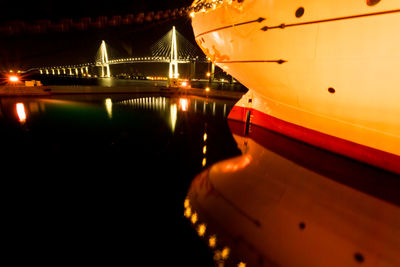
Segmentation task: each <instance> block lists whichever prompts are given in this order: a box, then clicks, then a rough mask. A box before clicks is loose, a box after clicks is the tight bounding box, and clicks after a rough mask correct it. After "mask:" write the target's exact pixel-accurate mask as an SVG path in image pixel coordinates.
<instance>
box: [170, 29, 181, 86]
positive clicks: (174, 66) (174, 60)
mask: <svg viewBox="0 0 400 267" xmlns="http://www.w3.org/2000/svg"><path fill="white" fill-rule="evenodd" d="M177 51H178V48H177V45H176V32H175V26H173V27H172V38H171V58H170V61H169V78H170V79H171V78H175V79H177V78H178V77H179V73H178V52H177Z"/></svg>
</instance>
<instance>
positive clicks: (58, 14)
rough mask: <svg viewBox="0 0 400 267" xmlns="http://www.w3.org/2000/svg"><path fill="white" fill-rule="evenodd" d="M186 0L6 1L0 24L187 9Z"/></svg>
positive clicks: (187, 2)
mask: <svg viewBox="0 0 400 267" xmlns="http://www.w3.org/2000/svg"><path fill="white" fill-rule="evenodd" d="M192 2H193V1H188V0H165V1H162V0H133V1H126V0H125V1H124V0H108V1H105V0H82V1H76V0H68V1H51V0H37V1H23V2H20V1H6V2H5V3H4V2H2V3H1V10H2V11H1V18H0V20H1V21H7V20H13V19H23V20H35V19H59V18H64V17H68V18H79V17H87V16H89V17H93V16H100V15H104V16H112V15H123V14H129V13H138V12H147V11H158V10H166V9H173V8H178V7H185V6H190V5H191V3H192Z"/></svg>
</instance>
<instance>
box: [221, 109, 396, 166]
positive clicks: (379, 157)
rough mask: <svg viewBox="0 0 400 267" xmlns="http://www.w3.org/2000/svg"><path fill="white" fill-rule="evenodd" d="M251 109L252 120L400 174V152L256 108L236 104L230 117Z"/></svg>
mask: <svg viewBox="0 0 400 267" xmlns="http://www.w3.org/2000/svg"><path fill="white" fill-rule="evenodd" d="M248 111H250V112H251V118H250V122H251V124H254V125H258V126H261V127H263V128H266V129H268V130H271V131H275V132H278V133H281V134H283V135H286V136H289V137H291V138H294V139H297V140H300V141H303V142H305V143H308V144H311V145H314V146H317V147H320V148H323V149H326V150H329V151H332V152H335V153H338V154H341V155H344V156H347V157H350V158H353V159H356V160H358V161H362V162H365V163H368V164H370V165H373V166H376V167H379V168H382V169H385V170H388V171H391V172H394V173H397V174H400V156H397V155H394V154H391V153H387V152H384V151H381V150H377V149H374V148H371V147H367V146H363V145H360V144H357V143H354V142H351V141H347V140H344V139H341V138H338V137H335V136H332V135H327V134H324V133H321V132H318V131H315V130H311V129H308V128H305V127H302V126H299V125H296V124H293V123H290V122H286V121H283V120H281V119H277V118H275V117H272V116H270V115H267V114H265V113H263V112H260V111H258V110H256V109H251V108H245V107H239V106H234V107H233V109H232V110H231V112H230V113H229V116H228V119H230V120H237V121H242V122H245V121H246V117H247V112H248Z"/></svg>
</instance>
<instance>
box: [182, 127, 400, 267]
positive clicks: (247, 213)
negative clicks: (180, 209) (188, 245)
mask: <svg viewBox="0 0 400 267" xmlns="http://www.w3.org/2000/svg"><path fill="white" fill-rule="evenodd" d="M230 129H231V131H232V133H233V135H234V138H235V140H236V142H237V144H238V147H239V148H240V150H241V151H242V155H241V156H238V157H235V158H232V159H228V160H225V161H222V162H219V163H216V164H214V165H212V166H211V167H209V168H208V169H206V170H205V171H203V172H202V173H200V174H199V175H198V176H197V177H196V178H195V179H194V180H193V182H192V184H191V187H190V189H189V192H188V194H187V198H186V200H185V202H184V216H185V217H186V218H187V219H188V220H189V222H190V223H191V224H192V225H193V227H194V229H195V230H196V231H197V233H198V235H199V236H200V237H201V238H202V239H204V242H206V243H207V244H208V245H209V247H210V249H211V250H212V251H213V253H214V261H215V264H216V266H270V265H272V266H353V265H359V264H361V263H362V264H363V265H367V266H370V265H374V266H378V265H379V266H400V253H399V251H400V177H399V176H397V175H394V174H391V173H387V172H384V171H381V170H378V169H375V168H372V167H370V166H367V165H363V164H360V163H358V162H355V161H352V160H348V159H345V158H342V157H339V156H337V155H334V154H331V153H328V152H325V151H322V150H319V149H316V148H313V147H311V146H308V145H305V144H303V143H300V142H297V141H294V140H291V139H288V138H286V137H283V136H280V135H277V134H275V133H272V132H269V131H266V130H264V129H262V128H258V127H252V128H251V129H250V131H249V135H248V136H244V133H245V132H246V129H244V125H243V124H241V123H237V122H230Z"/></svg>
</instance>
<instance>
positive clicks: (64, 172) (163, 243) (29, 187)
mask: <svg viewBox="0 0 400 267" xmlns="http://www.w3.org/2000/svg"><path fill="white" fill-rule="evenodd" d="M233 104H234V102H230V101H220V100H218V101H214V100H210V99H201V98H181V99H180V98H167V97H163V96H159V95H154V96H153V95H144V96H139V95H117V96H113V95H104V96H99V95H97V96H93V95H82V96H64V97H62V96H58V97H51V98H35V99H34V98H25V99H23V98H3V99H0V107H1V109H0V146H1V152H2V164H1V166H2V179H1V187H0V188H1V191H2V194H1V195H2V222H3V231H2V243H3V247H5V248H6V250H5V251H3V253H5V255H9V259H12V261H13V262H14V263H15V264H18V263H20V262H21V261H24V262H30V263H39V264H41V265H43V264H51V265H58V264H60V263H69V264H71V263H72V264H81V263H83V264H99V263H102V264H104V263H105V264H108V265H113V266H117V265H119V266H120V265H121V264H124V265H130V266H132V265H133V266H138V265H140V266H165V265H168V266H212V265H213V261H212V255H211V253H210V252H209V250H208V249H207V246H206V244H205V243H204V242H202V240H200V239H199V238H198V237H197V235H196V233H195V231H194V230H193V229H192V228H191V226H190V224H189V222H188V221H187V220H186V219H185V218H184V216H183V202H184V199H185V196H186V194H187V190H188V188H189V186H190V184H191V181H192V180H193V178H194V177H195V176H196V174H198V173H199V172H200V171H201V170H202V169H204V168H205V167H207V166H209V165H211V164H212V163H214V162H217V161H219V160H222V159H225V158H228V157H232V156H235V155H238V154H239V153H240V152H239V150H238V148H237V145H236V143H235V141H234V139H233V137H232V134H231V132H230V130H229V128H228V125H227V121H226V117H227V115H228V114H229V111H230V109H231V107H232V106H233ZM205 134H206V135H207V138H206V140H205V138H204V136H205ZM204 146H206V149H205V150H204Z"/></svg>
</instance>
